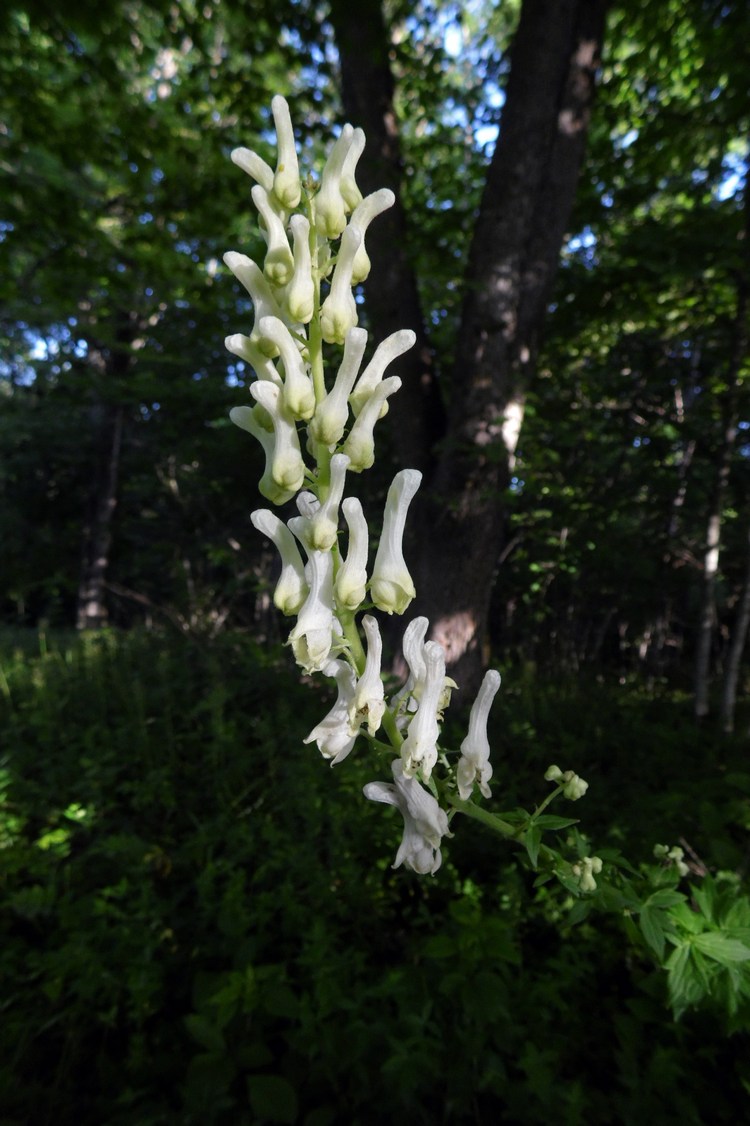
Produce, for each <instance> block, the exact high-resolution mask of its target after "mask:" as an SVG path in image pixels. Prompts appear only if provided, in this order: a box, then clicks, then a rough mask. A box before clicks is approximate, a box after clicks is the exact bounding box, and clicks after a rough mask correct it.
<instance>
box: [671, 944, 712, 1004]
mask: <svg viewBox="0 0 750 1126" xmlns="http://www.w3.org/2000/svg"><path fill="white" fill-rule="evenodd" d="M691 955H692V951H691V948H690V944H689V943H687V942H685V943H683V944H682V946H678V947H677V948H676V949H675V950H673V951H672V953H671V954H670V956H669V958H668V959H667V964H666V970H667V986H668V988H669V999H670V1002H671V1005H672V1008H673V1009H674V1015H675V1017H676V1018H677V1019H679V1017H680V1016H682V1014H683V1013H684V1012H685V1010H686V1009H688V1008H690V1006H691V1005H697V1004H698V1002H699V1001H700V1000H702V998H703V997H704V996H705V992H706V990H705V987H704V983H703V979H702V976H701V973H700V971H699V970H698V968H697V967H696V965H695V963H694V961H693V959H692V956H691Z"/></svg>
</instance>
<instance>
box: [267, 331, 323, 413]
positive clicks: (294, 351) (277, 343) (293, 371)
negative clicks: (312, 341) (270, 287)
mask: <svg viewBox="0 0 750 1126" xmlns="http://www.w3.org/2000/svg"><path fill="white" fill-rule="evenodd" d="M258 332H259V334H260V336H261V338H262V339H263V340H265V341H268V340H270V341H271V343H272V344H273V345H274V347H276V348H277V349H278V351H279V354H280V356H281V363H282V364H283V365H284V384H283V391H282V400H283V403H284V406H285V408H286V410H287V411H288V412H289V414H290V415H292V416H293V417H294V418H299V419H307V418H312V415H313V411H314V410H315V391H314V389H313V383H312V379H311V378H310V376H309V375H308V374H307V372H306V371H305V361H304V360H303V359H302V356H301V355H300V350H299V348H298V347H297V344H296V341H295V339H294V337H293V336H292V334H291V332H290V331H289V329H288V328H287V327H286V325H285V324H284V322H283V321H282V320H281V319H280V318H279V317H262V318H261V320H260V322H259V324H258Z"/></svg>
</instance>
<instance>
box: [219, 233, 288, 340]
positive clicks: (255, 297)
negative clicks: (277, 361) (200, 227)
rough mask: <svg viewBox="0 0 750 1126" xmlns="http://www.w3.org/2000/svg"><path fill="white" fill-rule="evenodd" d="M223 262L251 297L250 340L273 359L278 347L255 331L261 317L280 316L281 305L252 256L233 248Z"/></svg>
mask: <svg viewBox="0 0 750 1126" xmlns="http://www.w3.org/2000/svg"><path fill="white" fill-rule="evenodd" d="M224 263H225V265H226V266H227V267H228V268H229V269H230V270H231V271H232V273H233V274H234V276H235V277H236V278H237V281H238V282H240V284H241V285H243V286H244V287H245V289H246V290H247V292H248V293H249V294H250V296H251V298H252V301H253V310H254V312H255V326H254V328H253V331H252V333H251V334H250V340H251V341H252V343H253V344H255V345H257V347H258V348H260V350H261V352H263V353H264V354H265V355H268V356H270V357H271V358H272V359H273V357H274V356H278V354H279V350H278V348H277V347H276V345H275V344H273V343H272V342H271V341H270V340H269V341H265V342H264V341H263V340H262V339H261V337H260V333H259V332H258V331H257V328H258V325H259V323H260V321H261V319H262V318H263V317H279V318H281V317H282V312H281V307H280V306H279V303H278V301H277V300H276V298H275V297H274V295H273V293H272V291H271V287H270V285H269V284H268V279H267V278H266V277H265V276H264V274H263V271H262V270H261V269H260V267H259V266H258V265H257V263H255V262H253V260H252V258H248V257H247V255H246V254H238V253H237V251H235V250H228V251H227V253H226V254H225V255H224Z"/></svg>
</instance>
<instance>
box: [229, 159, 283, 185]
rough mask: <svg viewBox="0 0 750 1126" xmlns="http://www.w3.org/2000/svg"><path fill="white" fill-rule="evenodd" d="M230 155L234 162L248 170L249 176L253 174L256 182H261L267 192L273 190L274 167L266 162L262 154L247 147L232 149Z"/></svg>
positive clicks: (244, 170) (243, 169)
mask: <svg viewBox="0 0 750 1126" xmlns="http://www.w3.org/2000/svg"><path fill="white" fill-rule="evenodd" d="M230 156H231V158H232V161H233V163H234V164H236V165H237V167H238V168H241V169H242V171H243V172H247V174H248V176H252V178H253V180H255V182H256V184H260V186H261V187H262V188H265V189H266V191H267V192H272V191H273V168H271V166H270V165H269V164H266V162H265V160H264V159H263V157H262V156H258V154H257V152H253V150H252V149H246V148H238V149H232V152H231V154H230Z"/></svg>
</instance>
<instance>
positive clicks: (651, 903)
mask: <svg viewBox="0 0 750 1126" xmlns="http://www.w3.org/2000/svg"><path fill="white" fill-rule="evenodd" d="M684 902H685V896H684V895H683V894H682V892H679V891H672V890H671V889H670V888H661V889H660V890H659V891H655V892H654V893H653V894H652V895H650V896H649V897H648V899H647V900H646V904H645V906H647V907H676V906H677V904H678V903H684Z"/></svg>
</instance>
